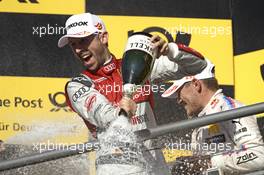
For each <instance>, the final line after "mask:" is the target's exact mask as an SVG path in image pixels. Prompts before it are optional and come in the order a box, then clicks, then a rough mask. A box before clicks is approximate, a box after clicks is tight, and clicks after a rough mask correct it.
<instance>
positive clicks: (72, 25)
mask: <svg viewBox="0 0 264 175" xmlns="http://www.w3.org/2000/svg"><path fill="white" fill-rule="evenodd" d="M76 26H88V21H80V22H74V23H71V24H70V25H68V26H67V27H66V30H69V29H70V28H72V27H76Z"/></svg>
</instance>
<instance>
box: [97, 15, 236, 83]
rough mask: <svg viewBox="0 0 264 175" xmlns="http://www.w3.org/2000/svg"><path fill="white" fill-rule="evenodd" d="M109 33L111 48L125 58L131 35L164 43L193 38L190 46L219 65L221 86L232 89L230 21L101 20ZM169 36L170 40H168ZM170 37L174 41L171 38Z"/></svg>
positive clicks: (105, 18)
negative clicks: (153, 37) (145, 34)
mask: <svg viewBox="0 0 264 175" xmlns="http://www.w3.org/2000/svg"><path fill="white" fill-rule="evenodd" d="M101 18H102V19H103V21H104V22H105V25H106V28H107V30H108V32H109V36H110V37H109V47H110V50H111V51H112V52H113V54H115V55H116V57H118V58H120V57H122V53H123V52H124V48H125V43H126V41H127V37H128V32H129V31H142V30H147V31H152V32H150V33H152V34H155V33H156V34H159V35H161V36H163V37H164V39H167V40H168V39H171V38H172V39H173V41H175V40H176V38H177V37H179V34H178V36H177V37H176V34H177V33H180V35H181V34H182V33H183V32H184V33H189V34H191V39H190V44H189V46H190V47H192V48H194V49H195V50H197V51H199V52H201V53H202V54H203V55H204V56H205V57H208V58H209V59H210V60H212V61H213V63H214V64H215V65H216V76H217V78H218V79H219V82H220V84H225V85H233V84H234V78H233V74H234V72H233V45H232V28H231V20H217V19H196V18H169V17H132V16H101ZM165 35H167V37H166V36H165ZM170 37H171V38H170Z"/></svg>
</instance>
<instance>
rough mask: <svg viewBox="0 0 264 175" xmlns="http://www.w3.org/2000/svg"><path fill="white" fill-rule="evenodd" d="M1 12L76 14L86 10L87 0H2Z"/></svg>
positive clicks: (0, 2)
mask: <svg viewBox="0 0 264 175" xmlns="http://www.w3.org/2000/svg"><path fill="white" fill-rule="evenodd" d="M0 12H11V13H12V12H15V13H37V14H76V13H84V12H85V0H67V1H65V0H2V1H0Z"/></svg>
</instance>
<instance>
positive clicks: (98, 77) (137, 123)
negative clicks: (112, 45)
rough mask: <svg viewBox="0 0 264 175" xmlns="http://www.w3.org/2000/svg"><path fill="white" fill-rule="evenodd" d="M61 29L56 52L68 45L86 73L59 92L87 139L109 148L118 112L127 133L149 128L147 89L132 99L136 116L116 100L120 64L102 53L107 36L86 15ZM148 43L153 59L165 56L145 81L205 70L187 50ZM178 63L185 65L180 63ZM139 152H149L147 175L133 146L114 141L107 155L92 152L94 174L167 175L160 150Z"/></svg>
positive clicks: (119, 94)
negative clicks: (156, 55) (127, 119)
mask: <svg viewBox="0 0 264 175" xmlns="http://www.w3.org/2000/svg"><path fill="white" fill-rule="evenodd" d="M66 29H67V34H66V35H64V36H63V37H62V38H61V39H60V40H59V42H58V46H59V47H63V46H65V45H66V44H69V45H70V47H71V48H72V50H73V52H74V54H75V56H76V57H77V58H78V59H79V60H80V61H81V62H82V63H83V65H84V66H85V67H86V70H85V71H83V72H82V73H81V74H80V75H79V76H77V77H74V78H72V80H71V81H69V82H68V83H67V85H66V87H65V91H66V95H67V99H68V103H69V105H70V106H71V108H72V109H73V110H74V111H75V112H76V113H78V114H79V116H81V117H82V119H83V120H84V122H85V123H86V125H87V127H88V128H89V130H90V132H91V133H92V135H93V136H94V137H96V138H98V140H99V141H100V140H104V141H105V140H106V141H107V142H111V139H115V138H112V137H114V135H113V133H111V131H110V130H108V128H109V126H111V123H113V121H115V120H116V119H117V118H118V113H119V111H120V107H121V108H122V109H125V110H126V111H127V113H129V114H132V115H131V116H130V117H131V119H130V122H131V125H132V126H131V128H132V131H138V130H141V129H145V128H148V127H155V126H156V121H155V117H154V114H153V110H152V108H153V106H152V104H153V100H152V98H153V97H152V91H151V90H150V88H143V89H144V90H143V91H142V92H140V93H136V94H135V95H134V98H133V100H134V101H135V102H136V106H137V109H136V112H135V110H130V109H131V107H130V105H132V106H133V104H134V101H132V100H129V99H126V98H122V91H121V90H120V89H122V78H121V74H120V68H121V66H120V65H121V60H117V59H116V58H115V56H114V55H113V54H111V53H110V51H109V50H108V33H107V32H106V29H105V25H104V23H103V21H102V20H101V19H100V18H99V17H98V16H96V15H92V14H90V13H85V14H79V15H73V16H71V17H70V18H69V19H68V20H67V21H66ZM152 41H153V43H154V44H155V45H156V47H157V48H159V53H160V54H164V55H166V56H161V57H160V58H159V59H157V60H156V62H155V64H154V67H153V71H152V73H151V81H154V82H160V81H163V80H168V79H170V77H182V76H183V75H191V74H193V73H197V72H199V71H201V70H202V69H203V68H204V67H205V66H206V63H204V62H203V61H201V60H202V59H203V57H202V56H201V55H200V54H199V53H197V52H195V51H194V50H191V49H190V48H188V47H185V46H182V45H179V46H177V45H176V44H174V43H170V44H167V43H165V41H164V40H162V39H161V38H160V37H158V36H153V38H152ZM176 55H177V57H176ZM199 57H201V60H200V59H198V58H199ZM174 58H175V59H174ZM176 58H177V59H176ZM182 59H185V60H189V61H187V62H182V61H181V60H182ZM176 62H178V64H177V63H176ZM186 67H192V68H193V69H192V71H189V72H188V71H185V69H186ZM145 86H149V84H148V83H147V84H146V85H145ZM146 89H148V90H146ZM134 112H135V115H133V113H134ZM129 127H130V126H128V128H129ZM145 146H146V148H147V149H150V150H151V149H154V151H151V153H152V155H153V156H154V158H153V159H152V160H153V162H156V163H154V164H153V166H152V167H151V168H153V169H154V170H153V171H152V170H150V172H149V171H148V170H145V168H146V166H145V165H144V164H145V163H146V162H144V160H141V156H140V154H141V153H140V152H137V151H135V150H137V144H132V143H129V144H127V143H126V140H125V139H124V142H122V141H120V144H117V145H115V146H113V145H112V146H111V148H109V149H107V148H106V147H104V149H100V150H98V151H97V158H96V165H97V174H122V173H123V174H164V175H165V174H169V170H168V169H167V168H166V165H165V161H164V157H163V155H162V152H161V150H160V149H155V148H152V147H151V142H150V141H146V142H145ZM124 150H129V152H130V153H131V154H130V153H129V156H130V157H129V158H128V159H126V158H124V155H123V154H122V152H124ZM135 154H139V155H135ZM126 156H127V155H126ZM143 157H144V156H143ZM144 158H145V157H144ZM152 160H151V161H152ZM147 163H149V162H147Z"/></svg>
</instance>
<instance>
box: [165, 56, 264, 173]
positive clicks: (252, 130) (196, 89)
mask: <svg viewBox="0 0 264 175" xmlns="http://www.w3.org/2000/svg"><path fill="white" fill-rule="evenodd" d="M205 61H206V62H207V66H206V68H205V69H204V70H203V71H202V72H201V73H198V74H196V75H194V76H185V77H183V78H181V79H178V80H174V81H172V82H173V85H172V86H171V87H170V88H168V89H167V90H166V91H165V92H164V93H163V94H162V96H163V97H170V96H175V97H177V102H178V103H179V104H181V105H183V106H184V108H185V110H186V112H187V115H188V116H189V117H194V116H198V117H202V116H204V115H208V114H213V113H217V112H221V111H226V110H230V109H234V108H238V107H240V106H242V104H241V103H239V102H238V101H236V100H234V99H232V98H230V97H227V96H225V95H224V94H223V93H222V90H221V89H219V86H218V83H217V79H216V78H215V74H214V68H215V66H214V65H213V64H212V63H211V62H210V61H209V60H207V59H205ZM191 146H192V148H193V149H194V150H195V152H196V153H209V154H210V155H211V165H212V167H217V168H219V169H220V171H221V172H223V173H225V174H236V173H239V174H240V173H245V172H250V171H255V170H259V169H262V168H264V166H263V165H264V145H263V140H262V136H261V134H260V131H259V128H258V125H257V121H256V117H255V116H248V117H244V118H240V119H234V120H228V121H224V122H220V123H215V124H211V125H208V126H203V127H200V128H196V129H194V131H193V133H192V143H191Z"/></svg>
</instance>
